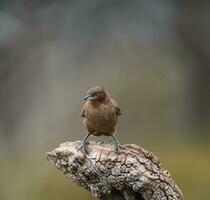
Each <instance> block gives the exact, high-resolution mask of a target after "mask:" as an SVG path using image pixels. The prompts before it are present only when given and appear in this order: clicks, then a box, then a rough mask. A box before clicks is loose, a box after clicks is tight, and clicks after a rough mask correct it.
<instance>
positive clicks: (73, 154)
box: [46, 141, 183, 200]
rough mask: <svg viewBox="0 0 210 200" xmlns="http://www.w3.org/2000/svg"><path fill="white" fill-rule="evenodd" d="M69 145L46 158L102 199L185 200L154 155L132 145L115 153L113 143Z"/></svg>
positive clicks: (61, 146) (74, 143)
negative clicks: (84, 147)
mask: <svg viewBox="0 0 210 200" xmlns="http://www.w3.org/2000/svg"><path fill="white" fill-rule="evenodd" d="M80 144H81V142H80V141H77V142H66V143H63V144H61V145H60V146H59V147H58V148H56V149H55V150H53V151H52V152H48V153H46V157H47V159H48V160H49V161H50V162H51V163H52V164H53V165H54V166H55V167H56V168H58V169H59V170H60V171H61V172H62V173H63V174H64V175H65V176H67V177H68V178H69V179H71V180H72V181H74V182H76V183H77V184H79V185H80V186H82V187H84V188H85V189H87V190H88V191H90V192H91V193H92V195H94V196H95V197H97V198H98V199H100V200H183V195H182V192H181V190H180V189H179V188H178V187H177V185H176V184H175V183H174V181H173V180H172V179H171V176H170V174H169V172H168V171H167V170H165V169H164V168H163V166H162V164H161V163H160V162H159V160H158V158H157V157H156V156H155V155H153V154H152V153H151V152H149V151H146V150H145V149H143V148H141V147H138V146H136V145H133V144H127V145H124V148H123V149H122V150H120V151H119V152H116V151H115V149H114V147H113V146H112V145H111V144H103V145H102V144H98V143H94V142H91V143H90V144H89V145H88V152H89V153H88V154H86V155H85V154H83V153H82V152H80V151H78V150H77V149H78V147H79V145H80Z"/></svg>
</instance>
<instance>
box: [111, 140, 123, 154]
mask: <svg viewBox="0 0 210 200" xmlns="http://www.w3.org/2000/svg"><path fill="white" fill-rule="evenodd" d="M111 143H112V144H113V145H114V146H115V149H116V151H120V150H121V149H123V148H124V147H123V145H121V144H120V143H119V142H117V141H115V140H112V142H111Z"/></svg>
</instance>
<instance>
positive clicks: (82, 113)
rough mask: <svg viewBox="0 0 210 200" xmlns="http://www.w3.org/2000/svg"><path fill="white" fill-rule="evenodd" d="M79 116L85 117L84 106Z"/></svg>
mask: <svg viewBox="0 0 210 200" xmlns="http://www.w3.org/2000/svg"><path fill="white" fill-rule="evenodd" d="M80 116H81V117H83V118H85V107H83V108H82V110H81V113H80Z"/></svg>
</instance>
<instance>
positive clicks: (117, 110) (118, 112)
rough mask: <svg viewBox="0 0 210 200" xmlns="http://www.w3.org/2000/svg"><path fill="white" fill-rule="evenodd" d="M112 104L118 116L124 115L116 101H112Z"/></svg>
mask: <svg viewBox="0 0 210 200" xmlns="http://www.w3.org/2000/svg"><path fill="white" fill-rule="evenodd" d="M112 103H113V105H114V108H115V111H116V114H117V115H118V116H119V115H121V114H122V113H121V110H120V107H119V106H118V104H117V102H116V101H115V100H114V99H112Z"/></svg>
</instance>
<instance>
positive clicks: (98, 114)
mask: <svg viewBox="0 0 210 200" xmlns="http://www.w3.org/2000/svg"><path fill="white" fill-rule="evenodd" d="M84 122H85V124H86V126H87V127H89V128H90V129H92V130H94V131H95V132H109V131H111V130H114V127H115V125H116V123H117V115H116V112H115V111H114V109H113V108H112V106H109V105H100V106H99V107H97V108H93V107H89V109H87V110H86V114H85V119H84Z"/></svg>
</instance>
